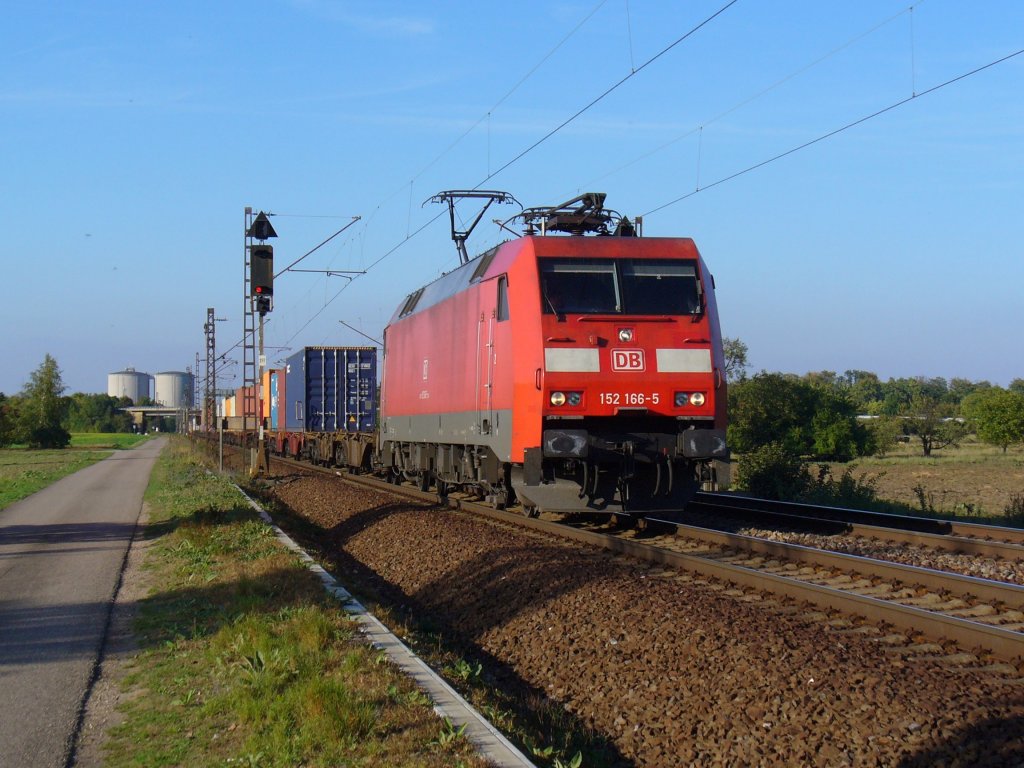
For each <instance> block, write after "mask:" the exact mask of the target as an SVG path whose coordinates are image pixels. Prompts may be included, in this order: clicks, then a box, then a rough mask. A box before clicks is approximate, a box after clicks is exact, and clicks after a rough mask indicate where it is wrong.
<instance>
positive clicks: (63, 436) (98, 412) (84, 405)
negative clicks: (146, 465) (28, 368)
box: [0, 355, 134, 449]
mask: <svg viewBox="0 0 1024 768" xmlns="http://www.w3.org/2000/svg"><path fill="white" fill-rule="evenodd" d="M65 391H66V388H65V386H64V382H63V379H62V376H61V371H60V366H58V365H57V361H56V360H55V359H54V358H53V357H51V356H50V355H46V357H45V359H44V360H43V362H42V363H41V364H40V366H39V367H38V368H36V370H34V371H33V372H32V374H31V375H30V376H29V380H28V382H26V384H25V386H24V387H23V388H22V390H21V392H20V393H18V394H16V395H10V396H8V395H5V394H4V393H3V392H0V448H5V447H7V446H9V445H12V444H25V445H26V446H28V447H29V448H32V449H39V448H66V447H67V446H68V445H69V444H70V442H71V432H131V431H132V420H131V416H129V415H128V414H127V413H124V412H123V411H120V410H118V409H120V408H124V407H126V406H130V405H133V404H134V403H132V401H131V399H130V398H127V397H111V396H110V395H105V394H86V393H84V392H76V393H74V394H72V395H69V396H65V395H64V392H65Z"/></svg>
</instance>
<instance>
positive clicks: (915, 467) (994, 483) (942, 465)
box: [854, 442, 1024, 521]
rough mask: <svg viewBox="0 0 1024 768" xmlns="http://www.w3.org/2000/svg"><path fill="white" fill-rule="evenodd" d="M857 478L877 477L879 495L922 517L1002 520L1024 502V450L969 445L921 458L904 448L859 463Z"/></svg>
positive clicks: (916, 450) (917, 452)
mask: <svg viewBox="0 0 1024 768" xmlns="http://www.w3.org/2000/svg"><path fill="white" fill-rule="evenodd" d="M856 466H857V469H856V470H854V473H855V474H856V475H860V474H861V473H863V472H867V473H868V475H870V476H877V477H878V480H877V483H876V486H875V487H876V489H877V491H878V496H879V498H881V499H885V500H887V501H894V502H898V503H901V504H906V505H908V506H910V507H912V508H913V509H915V510H917V511H920V512H936V513H942V514H948V513H955V514H957V515H966V516H981V517H985V518H991V519H993V520H994V521H995V520H997V519H998V518H1000V517H1002V516H1003V514H1004V512H1005V510H1006V508H1007V507H1008V506H1009V505H1010V504H1011V503H1012V502H1013V499H1014V497H1017V498H1020V497H1024V447H1021V446H1014V447H1011V448H1010V449H1009V450H1008V451H1007V452H1006V453H1005V454H1004V453H1003V452H1002V451H1001V450H1000V449H998V448H994V447H992V446H989V445H984V444H981V443H976V442H965V443H964V444H963V445H962V446H961V447H960V448H955V449H948V448H947V449H943V450H941V451H936V452H935V453H934V454H933V455H932V456H930V457H925V456H922V455H921V451H920V449H919V448H918V447H917V446H916V445H915V444H914V443H910V444H909V445H902V446H900V448H899V449H898V450H897V451H895V452H894V453H893V454H891V455H889V456H886V457H885V458H866V459H859V460H858V461H857V462H856Z"/></svg>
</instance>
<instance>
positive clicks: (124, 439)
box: [71, 432, 149, 450]
mask: <svg viewBox="0 0 1024 768" xmlns="http://www.w3.org/2000/svg"><path fill="white" fill-rule="evenodd" d="M144 440H149V435H133V434H128V433H125V432H72V433H71V447H72V448H92V449H96V448H110V449H113V450H122V449H124V448H133V447H134V446H136V445H138V444H139V443H141V442H143V441H144Z"/></svg>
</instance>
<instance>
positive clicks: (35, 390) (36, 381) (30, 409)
mask: <svg viewBox="0 0 1024 768" xmlns="http://www.w3.org/2000/svg"><path fill="white" fill-rule="evenodd" d="M63 394H64V382H63V380H62V378H61V373H60V367H59V366H58V365H57V361H56V360H54V359H53V358H52V357H51V356H50V355H47V356H46V357H45V358H44V359H43V362H42V363H41V364H40V365H39V367H38V368H36V369H35V370H34V371H33V372H32V374H31V376H30V377H29V381H28V383H27V384H25V387H24V389H22V391H21V400H22V403H21V409H20V415H19V422H20V430H19V431H20V437H21V439H22V440H24V442H26V443H28V446H29V448H66V447H67V445H68V444H69V443H70V442H71V435H70V434H69V433H68V431H67V430H66V429H64V427H63V426H61V421H62V420H63V417H64V410H65V401H64V398H63V397H61V395H63Z"/></svg>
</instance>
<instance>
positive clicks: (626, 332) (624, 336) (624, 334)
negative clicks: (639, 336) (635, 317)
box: [619, 328, 633, 344]
mask: <svg viewBox="0 0 1024 768" xmlns="http://www.w3.org/2000/svg"><path fill="white" fill-rule="evenodd" d="M632 340H633V329H632V328H619V341H621V342H623V343H624V344H628V343H629V342H631V341H632Z"/></svg>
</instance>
